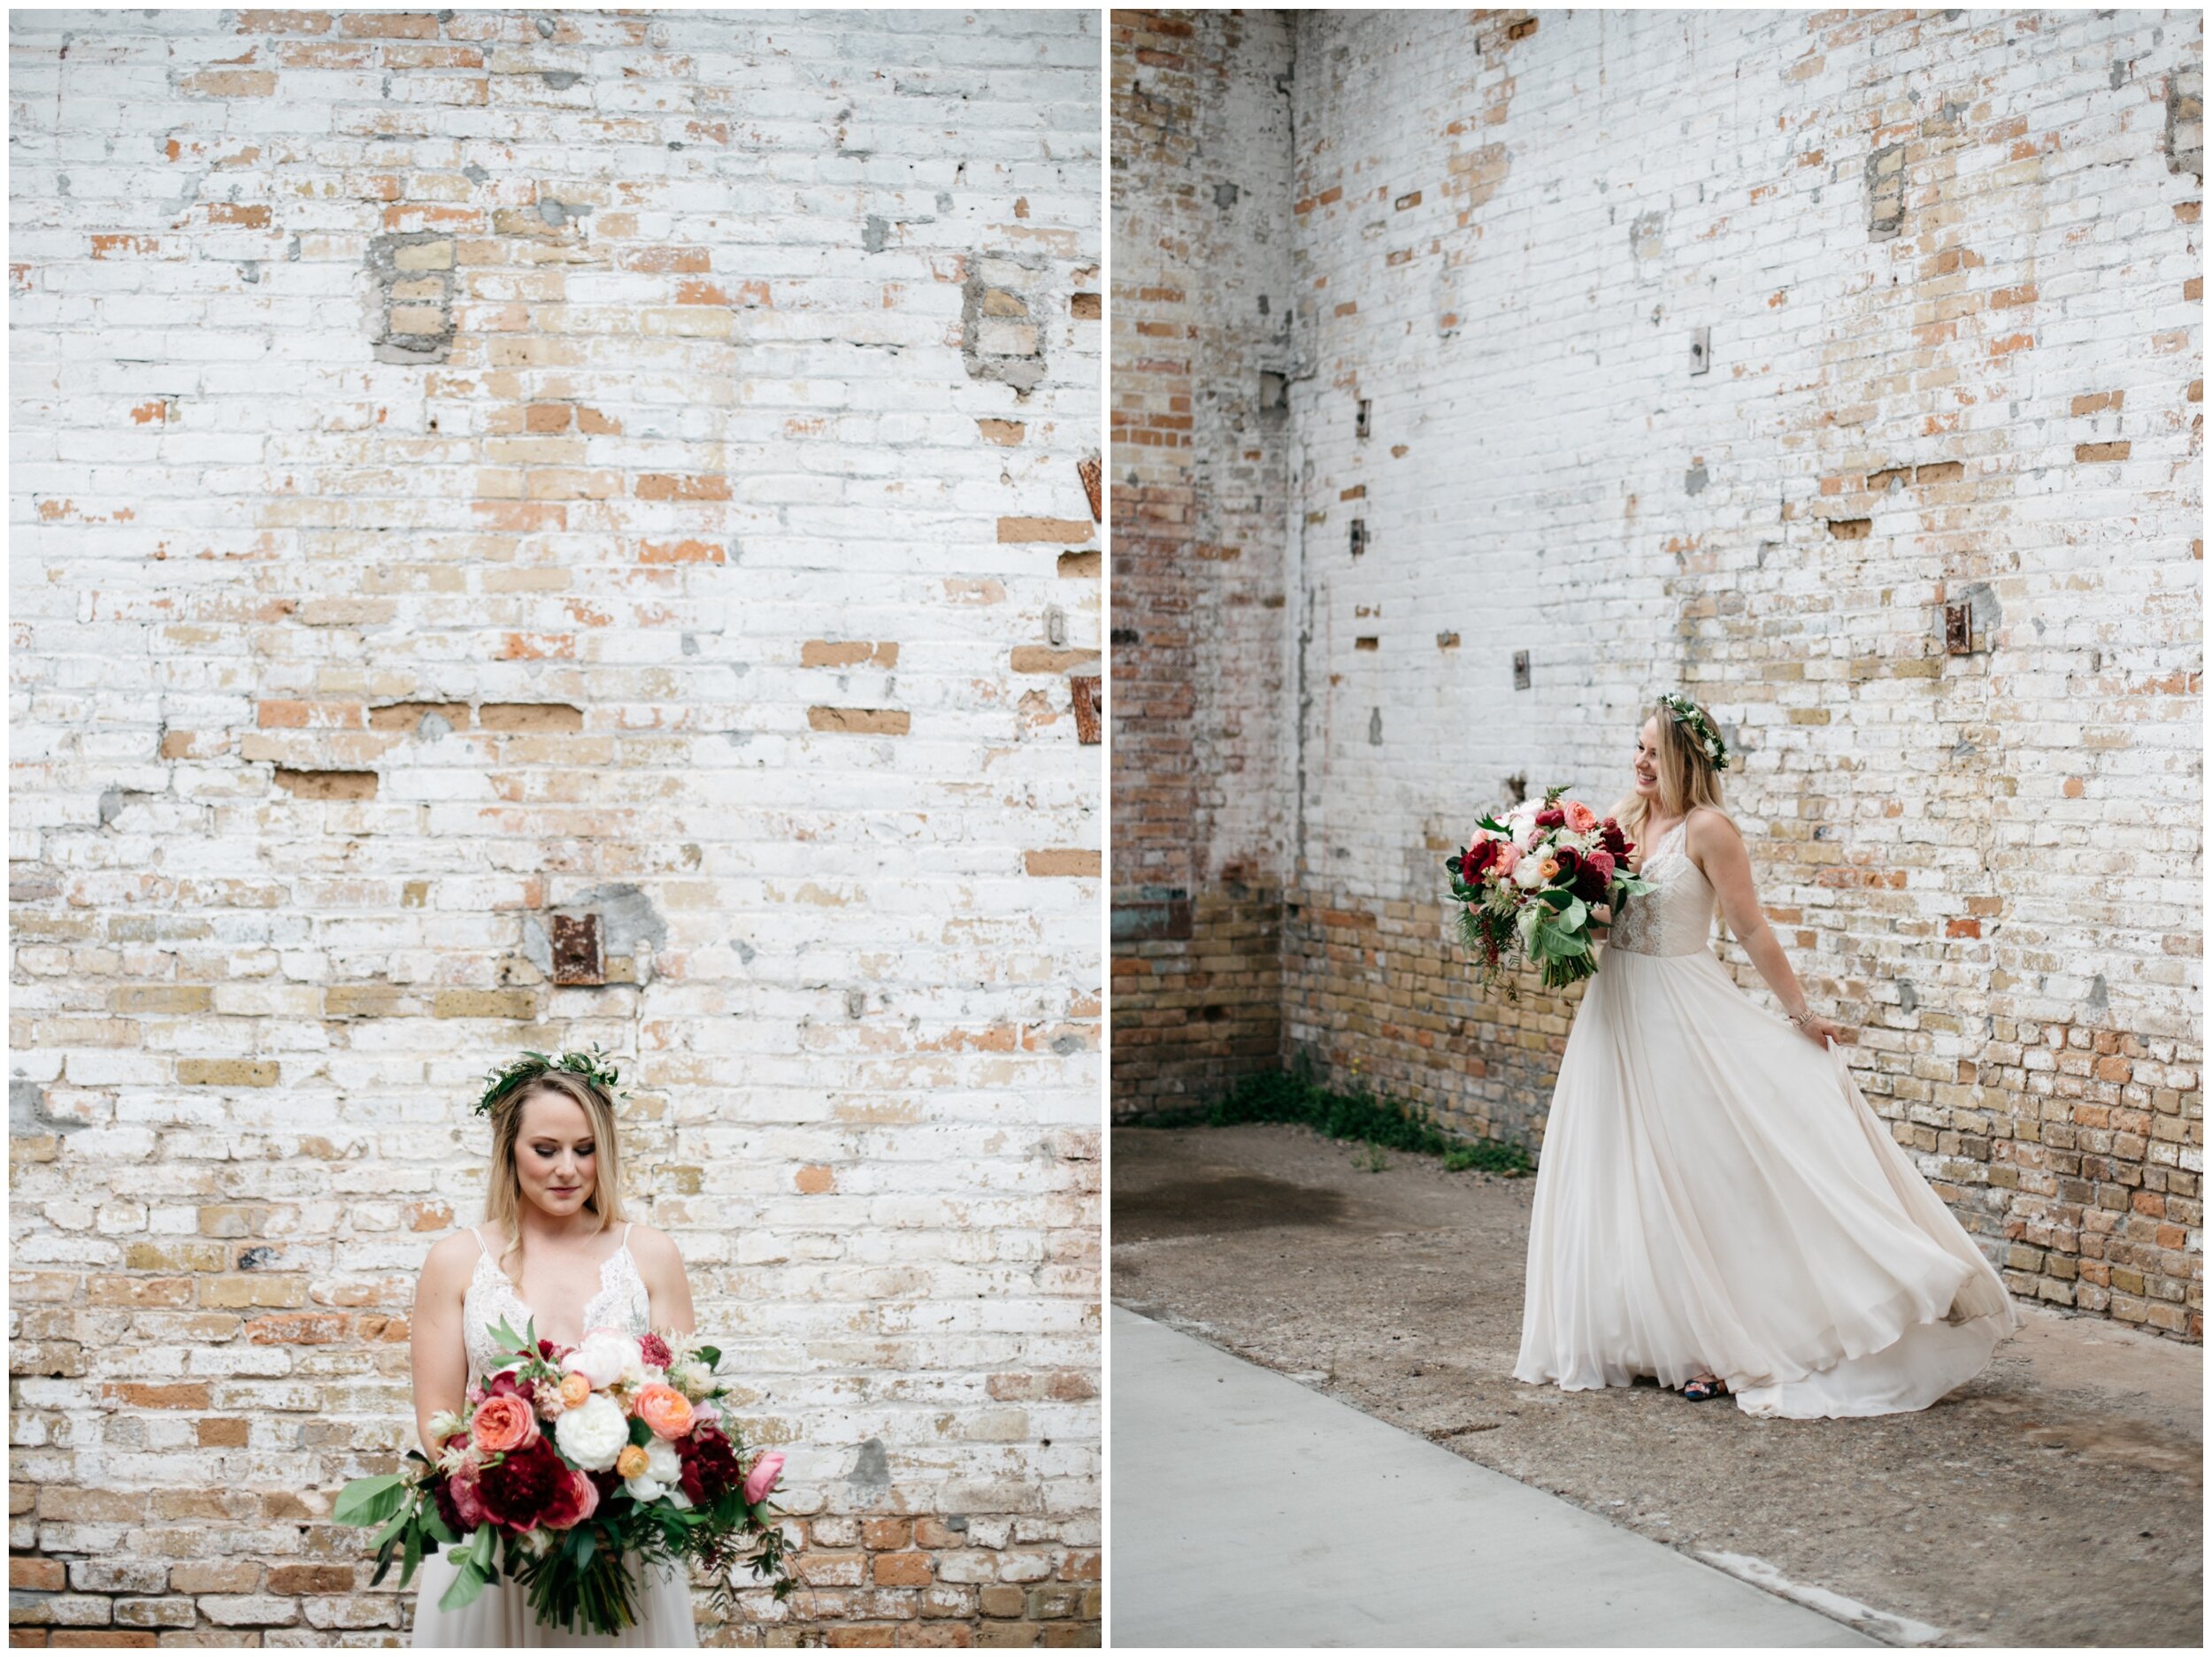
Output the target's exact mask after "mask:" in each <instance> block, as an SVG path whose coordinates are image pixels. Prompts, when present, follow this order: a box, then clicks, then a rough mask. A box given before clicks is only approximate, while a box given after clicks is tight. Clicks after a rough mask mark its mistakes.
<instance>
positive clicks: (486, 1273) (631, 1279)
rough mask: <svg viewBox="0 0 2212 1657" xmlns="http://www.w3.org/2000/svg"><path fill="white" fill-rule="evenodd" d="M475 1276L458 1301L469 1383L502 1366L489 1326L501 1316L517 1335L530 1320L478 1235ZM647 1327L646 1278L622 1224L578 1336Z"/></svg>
mask: <svg viewBox="0 0 2212 1657" xmlns="http://www.w3.org/2000/svg"><path fill="white" fill-rule="evenodd" d="M476 1247H477V1249H478V1251H479V1252H478V1254H477V1257H476V1273H475V1275H474V1276H473V1277H471V1278H470V1279H469V1286H468V1289H467V1291H466V1292H465V1293H464V1294H463V1295H462V1297H461V1339H462V1340H463V1343H464V1344H465V1345H466V1346H467V1347H468V1354H469V1380H470V1381H471V1382H472V1383H473V1382H477V1381H480V1380H482V1379H483V1378H484V1377H485V1376H487V1375H488V1374H490V1373H491V1372H492V1371H493V1370H495V1369H498V1368H499V1367H500V1365H501V1364H503V1363H504V1362H506V1356H505V1354H503V1353H502V1352H501V1351H500V1350H499V1343H498V1342H497V1341H496V1340H495V1339H492V1329H491V1326H492V1325H493V1324H495V1323H498V1322H499V1320H500V1319H501V1318H505V1319H506V1320H507V1323H508V1324H509V1325H510V1326H511V1328H512V1329H513V1330H514V1331H515V1333H516V1334H518V1335H519V1334H521V1333H522V1332H523V1324H524V1321H525V1320H526V1319H527V1318H528V1317H529V1316H531V1308H530V1306H529V1303H528V1302H527V1301H526V1300H524V1299H523V1298H522V1296H521V1295H520V1294H519V1293H517V1292H516V1289H515V1285H513V1284H512V1283H511V1281H509V1279H508V1277H507V1274H506V1273H505V1272H503V1271H502V1270H500V1269H499V1262H497V1261H495V1260H494V1259H493V1258H492V1254H491V1251H490V1250H489V1249H488V1248H487V1247H485V1245H484V1234H483V1233H482V1232H481V1231H479V1232H477V1233H476ZM651 1326H652V1307H651V1300H650V1297H649V1296H648V1295H647V1293H646V1292H645V1280H644V1279H643V1278H642V1277H639V1276H638V1270H637V1262H636V1261H635V1260H634V1259H633V1258H632V1257H631V1254H630V1228H629V1227H628V1226H627V1225H625V1226H624V1227H623V1228H622V1246H621V1247H619V1248H618V1249H616V1250H615V1251H614V1253H613V1254H610V1255H609V1256H608V1257H607V1258H606V1259H604V1260H603V1261H601V1262H599V1293H596V1294H595V1295H593V1296H592V1297H591V1299H590V1300H587V1301H585V1302H584V1316H583V1319H582V1332H588V1331H592V1330H595V1329H619V1330H621V1331H624V1332H625V1333H626V1334H632V1335H642V1334H643V1333H645V1331H647V1330H648V1329H649V1328H650V1327H651ZM545 1334H546V1331H545V1329H544V1328H543V1326H542V1325H541V1326H540V1328H539V1330H538V1335H539V1337H540V1338H541V1339H543V1338H544V1337H545Z"/></svg>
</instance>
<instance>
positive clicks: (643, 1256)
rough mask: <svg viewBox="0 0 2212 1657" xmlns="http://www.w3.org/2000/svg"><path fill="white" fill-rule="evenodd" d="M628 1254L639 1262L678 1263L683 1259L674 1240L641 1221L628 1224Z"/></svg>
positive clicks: (658, 1228)
mask: <svg viewBox="0 0 2212 1657" xmlns="http://www.w3.org/2000/svg"><path fill="white" fill-rule="evenodd" d="M630 1252H631V1253H632V1254H635V1255H636V1256H637V1257H638V1259H639V1260H641V1261H647V1260H661V1261H667V1260H674V1261H678V1262H680V1261H681V1260H682V1258H683V1256H682V1254H680V1252H679V1251H678V1249H677V1247H676V1239H674V1238H672V1237H671V1236H669V1234H668V1233H667V1232H666V1231H662V1230H661V1229H660V1227H658V1226H657V1225H648V1224H646V1223H645V1222H644V1221H642V1220H636V1221H633V1222H632V1223H631V1224H630Z"/></svg>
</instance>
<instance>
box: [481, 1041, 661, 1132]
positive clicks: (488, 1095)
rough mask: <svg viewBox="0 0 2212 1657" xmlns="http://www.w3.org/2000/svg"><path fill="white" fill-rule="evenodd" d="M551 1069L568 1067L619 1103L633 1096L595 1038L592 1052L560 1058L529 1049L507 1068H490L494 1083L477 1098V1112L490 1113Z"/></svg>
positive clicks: (574, 1073)
mask: <svg viewBox="0 0 2212 1657" xmlns="http://www.w3.org/2000/svg"><path fill="white" fill-rule="evenodd" d="M549 1070H566V1071H568V1072H569V1073H570V1074H571V1075H572V1076H580V1077H582V1078H584V1079H585V1080H586V1081H588V1082H589V1083H590V1084H591V1085H593V1086H595V1087H596V1088H597V1089H598V1090H599V1091H600V1092H601V1093H604V1094H606V1096H607V1099H608V1101H609V1102H610V1103H619V1102H620V1101H623V1100H625V1099H626V1098H628V1097H629V1092H628V1090H627V1089H626V1088H625V1089H620V1090H619V1091H618V1084H619V1083H620V1082H621V1080H622V1073H621V1072H620V1071H619V1070H617V1069H616V1068H615V1064H614V1061H613V1059H611V1057H609V1056H608V1055H606V1054H604V1053H602V1052H601V1051H600V1050H599V1044H598V1043H597V1042H594V1043H592V1046H591V1051H589V1052H588V1053H564V1054H562V1055H560V1056H559V1057H558V1058H554V1057H552V1056H550V1055H547V1054H543V1053H525V1054H524V1055H522V1056H521V1057H520V1058H518V1059H517V1060H516V1061H515V1062H513V1063H511V1064H510V1065H508V1066H507V1067H506V1069H504V1070H490V1071H488V1072H486V1074H487V1076H488V1079H489V1082H490V1085H488V1086H487V1087H486V1088H485V1089H484V1096H483V1097H482V1098H481V1099H480V1100H478V1101H476V1114H477V1115H478V1116H487V1115H488V1114H489V1113H490V1111H491V1108H492V1107H493V1106H494V1105H495V1104H497V1103H498V1102H499V1101H500V1100H501V1099H502V1098H503V1097H504V1096H505V1095H506V1094H507V1093H510V1092H511V1091H512V1090H513V1089H514V1088H516V1087H518V1086H520V1085H522V1084H523V1083H525V1082H527V1081H534V1080H535V1079H536V1078H539V1077H541V1076H543V1075H544V1074H545V1073H546V1072H547V1071H549Z"/></svg>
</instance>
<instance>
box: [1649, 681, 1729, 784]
mask: <svg viewBox="0 0 2212 1657" xmlns="http://www.w3.org/2000/svg"><path fill="white" fill-rule="evenodd" d="M1659 702H1660V704H1661V706H1663V707H1664V708H1665V709H1666V710H1667V712H1668V713H1669V714H1671V716H1673V718H1674V722H1675V724H1677V725H1687V726H1689V728H1690V733H1691V734H1692V735H1693V736H1694V737H1696V738H1697V740H1698V742H1699V743H1700V745H1701V746H1702V747H1703V748H1704V749H1705V757H1706V758H1707V759H1709V760H1711V761H1712V762H1713V769H1714V770H1715V771H1726V770H1727V769H1728V744H1727V743H1725V742H1724V741H1722V740H1720V733H1719V732H1717V731H1716V730H1714V729H1713V722H1712V721H1711V720H1709V719H1708V718H1707V717H1705V713H1704V710H1702V709H1701V708H1700V707H1699V706H1698V705H1697V704H1696V703H1695V702H1692V701H1691V700H1690V699H1689V698H1688V697H1687V696H1685V695H1684V694H1682V693H1681V692H1680V691H1678V690H1670V691H1664V692H1663V693H1661V694H1660V697H1659Z"/></svg>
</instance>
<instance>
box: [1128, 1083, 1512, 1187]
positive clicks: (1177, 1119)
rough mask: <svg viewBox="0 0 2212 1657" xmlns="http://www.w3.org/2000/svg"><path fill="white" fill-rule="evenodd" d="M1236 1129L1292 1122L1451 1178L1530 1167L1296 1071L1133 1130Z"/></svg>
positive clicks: (1358, 1086) (1499, 1147)
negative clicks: (1399, 1154) (1408, 1156)
mask: <svg viewBox="0 0 2212 1657" xmlns="http://www.w3.org/2000/svg"><path fill="white" fill-rule="evenodd" d="M1241 1122H1294V1123H1298V1124H1302V1125H1304V1126H1306V1127H1309V1128H1312V1129H1313V1130H1315V1131H1316V1132H1319V1133H1325V1134H1327V1135H1328V1136H1329V1138H1331V1139H1353V1140H1357V1141H1359V1142H1361V1143H1363V1144H1366V1145H1371V1146H1376V1147H1380V1148H1382V1149H1386V1150H1393V1151H1412V1152H1415V1153H1417V1154H1418V1155H1424V1156H1440V1157H1442V1158H1443V1159H1444V1166H1445V1168H1446V1169H1447V1170H1449V1171H1450V1172H1453V1173H1458V1172H1460V1171H1461V1170H1464V1169H1469V1168H1475V1169H1480V1170H1482V1171H1483V1172H1485V1173H1491V1174H1525V1173H1527V1172H1528V1171H1529V1170H1531V1169H1532V1167H1534V1166H1535V1164H1534V1163H1533V1162H1531V1161H1530V1159H1529V1155H1528V1153H1527V1152H1526V1151H1525V1150H1523V1149H1522V1148H1521V1147H1519V1146H1517V1145H1514V1144H1512V1143H1510V1142H1509V1141H1507V1140H1504V1139H1476V1140H1472V1141H1469V1140H1465V1139H1453V1138H1451V1137H1450V1136H1449V1135H1448V1134H1445V1133H1443V1132H1440V1131H1439V1130H1438V1129H1437V1127H1436V1124H1435V1122H1434V1120H1433V1119H1432V1117H1431V1116H1430V1115H1429V1113H1428V1111H1427V1110H1426V1109H1425V1108H1424V1107H1422V1106H1419V1105H1411V1106H1409V1105H1404V1104H1401V1103H1399V1102H1398V1101H1396V1100H1394V1099H1382V1098H1378V1097H1377V1096H1376V1095H1375V1094H1374V1093H1371V1092H1370V1091H1368V1089H1367V1087H1366V1085H1364V1084H1363V1083H1355V1084H1354V1085H1353V1088H1352V1090H1351V1091H1349V1092H1345V1093H1339V1092H1337V1091H1335V1090H1334V1089H1333V1088H1327V1087H1324V1086H1322V1085H1319V1084H1318V1083H1317V1082H1316V1081H1314V1080H1313V1078H1312V1077H1311V1075H1310V1072H1309V1071H1308V1070H1306V1069H1305V1068H1304V1067H1302V1066H1301V1067H1299V1068H1298V1069H1295V1070H1263V1071H1260V1072H1258V1073H1256V1074H1255V1075H1251V1076H1248V1077H1246V1078H1244V1079H1243V1080H1241V1081H1240V1082H1239V1083H1238V1084H1237V1085H1235V1086H1234V1087H1233V1088H1231V1089H1230V1090H1229V1092H1228V1093H1225V1094H1223V1095H1222V1096H1221V1097H1220V1098H1218V1099H1217V1100H1215V1101H1213V1103H1212V1104H1210V1105H1205V1106H1197V1107H1192V1108H1189V1109H1182V1110H1170V1111H1156V1112H1153V1113H1152V1114H1150V1115H1149V1116H1142V1117H1139V1118H1137V1120H1136V1123H1135V1124H1134V1125H1138V1126H1143V1127H1155V1128H1187V1127H1197V1126H1205V1127H1210V1128H1225V1127H1233V1126H1234V1125H1235V1124H1238V1123H1241Z"/></svg>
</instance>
